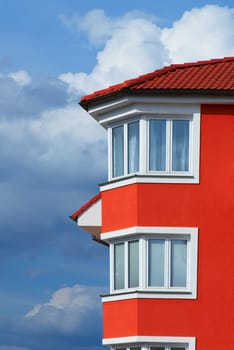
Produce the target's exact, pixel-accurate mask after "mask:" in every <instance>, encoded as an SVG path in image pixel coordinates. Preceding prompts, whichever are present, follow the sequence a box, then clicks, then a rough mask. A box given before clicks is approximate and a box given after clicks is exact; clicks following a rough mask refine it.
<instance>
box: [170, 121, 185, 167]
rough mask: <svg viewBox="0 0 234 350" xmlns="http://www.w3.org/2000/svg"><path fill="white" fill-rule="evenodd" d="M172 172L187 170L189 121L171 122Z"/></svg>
mask: <svg viewBox="0 0 234 350" xmlns="http://www.w3.org/2000/svg"><path fill="white" fill-rule="evenodd" d="M172 170H173V171H188V170H189V120H173V131H172Z"/></svg>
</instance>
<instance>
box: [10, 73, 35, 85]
mask: <svg viewBox="0 0 234 350" xmlns="http://www.w3.org/2000/svg"><path fill="white" fill-rule="evenodd" d="M8 77H9V78H11V79H13V80H14V81H15V82H16V83H17V84H19V85H20V86H26V85H29V84H30V83H31V81H32V79H31V77H30V75H29V74H28V72H27V71H25V70H19V71H17V72H14V73H9V74H8Z"/></svg>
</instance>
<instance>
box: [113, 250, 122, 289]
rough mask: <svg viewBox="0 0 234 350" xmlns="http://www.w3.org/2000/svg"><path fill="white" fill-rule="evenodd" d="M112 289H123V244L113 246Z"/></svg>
mask: <svg viewBox="0 0 234 350" xmlns="http://www.w3.org/2000/svg"><path fill="white" fill-rule="evenodd" d="M114 288H115V289H123V288H124V243H119V244H115V245H114Z"/></svg>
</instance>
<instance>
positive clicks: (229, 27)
mask: <svg viewBox="0 0 234 350" xmlns="http://www.w3.org/2000/svg"><path fill="white" fill-rule="evenodd" d="M162 41H163V43H164V45H165V47H166V48H167V49H168V52H169V56H170V59H171V61H172V62H173V63H183V62H186V61H187V62H188V61H196V60H200V59H209V58H215V57H224V56H233V55H234V8H232V9H230V8H228V7H220V6H216V5H207V6H205V7H203V8H194V9H192V10H191V11H186V12H185V13H184V14H183V16H182V17H181V18H180V19H179V20H178V21H176V22H175V23H174V24H173V26H172V28H167V29H163V31H162Z"/></svg>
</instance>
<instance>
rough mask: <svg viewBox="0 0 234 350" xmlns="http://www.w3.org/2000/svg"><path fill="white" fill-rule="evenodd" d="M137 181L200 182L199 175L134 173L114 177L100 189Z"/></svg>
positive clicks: (108, 188) (103, 189) (104, 189)
mask: <svg viewBox="0 0 234 350" xmlns="http://www.w3.org/2000/svg"><path fill="white" fill-rule="evenodd" d="M135 183H174V184H199V177H197V176H194V175H192V174H191V173H188V174H185V173H183V174H181V173H180V174H179V173H173V174H168V173H167V174H162V173H161V174H155V173H146V174H143V175H142V174H133V175H127V176H121V177H118V178H113V179H111V180H110V181H108V182H105V183H102V184H100V190H101V191H106V190H110V189H113V188H116V187H122V186H126V185H131V184H135Z"/></svg>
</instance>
